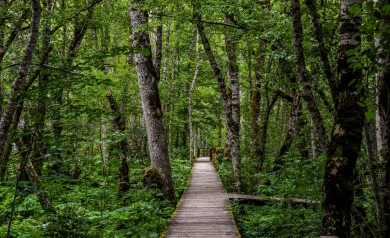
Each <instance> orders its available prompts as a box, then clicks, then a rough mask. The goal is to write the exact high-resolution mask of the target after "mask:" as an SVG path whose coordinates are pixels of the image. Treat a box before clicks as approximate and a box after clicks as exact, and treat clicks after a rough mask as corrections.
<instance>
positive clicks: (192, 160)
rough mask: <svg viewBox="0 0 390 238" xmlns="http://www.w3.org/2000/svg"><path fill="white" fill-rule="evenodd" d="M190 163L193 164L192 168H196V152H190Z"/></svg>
mask: <svg viewBox="0 0 390 238" xmlns="http://www.w3.org/2000/svg"><path fill="white" fill-rule="evenodd" d="M190 163H191V167H193V166H194V151H192V150H191V152H190Z"/></svg>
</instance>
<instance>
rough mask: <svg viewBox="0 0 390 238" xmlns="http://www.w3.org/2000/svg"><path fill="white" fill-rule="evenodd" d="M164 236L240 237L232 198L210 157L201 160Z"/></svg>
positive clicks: (196, 163) (199, 159)
mask: <svg viewBox="0 0 390 238" xmlns="http://www.w3.org/2000/svg"><path fill="white" fill-rule="evenodd" d="M163 237H169V238H173V237H175V238H176V237H180V238H181V237H210V238H213V237H218V238H219V237H240V235H239V233H238V230H237V228H236V225H235V223H234V219H233V215H232V213H231V211H230V203H229V197H228V195H227V193H226V191H225V189H224V188H223V186H222V183H221V180H220V179H219V177H218V174H217V172H216V171H215V169H214V167H213V166H212V164H211V162H210V158H209V157H200V158H198V160H197V161H196V162H195V164H194V167H193V169H192V174H191V178H190V184H189V185H188V187H187V189H186V191H185V192H184V194H183V196H182V198H181V200H180V202H179V204H178V206H177V208H176V211H175V213H174V215H173V217H172V218H171V221H170V222H169V226H168V230H167V231H166V233H165V234H164V235H163Z"/></svg>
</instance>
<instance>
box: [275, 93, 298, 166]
mask: <svg viewBox="0 0 390 238" xmlns="http://www.w3.org/2000/svg"><path fill="white" fill-rule="evenodd" d="M301 109H302V107H301V96H300V95H298V96H296V97H295V98H294V102H293V104H292V106H291V112H290V119H289V120H288V129H287V134H286V137H285V139H284V142H283V144H282V146H281V147H280V149H279V153H278V155H277V157H276V158H275V160H274V168H273V171H278V170H280V168H281V166H282V165H283V164H284V163H283V161H282V158H283V156H285V155H286V153H287V152H288V150H289V149H290V146H291V143H292V140H293V137H294V135H295V131H296V129H297V124H298V123H297V122H298V116H299V115H300V111H301Z"/></svg>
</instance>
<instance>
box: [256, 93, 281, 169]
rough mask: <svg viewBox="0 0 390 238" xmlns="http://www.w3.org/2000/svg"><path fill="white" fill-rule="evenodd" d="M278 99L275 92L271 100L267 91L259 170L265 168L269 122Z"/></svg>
mask: <svg viewBox="0 0 390 238" xmlns="http://www.w3.org/2000/svg"><path fill="white" fill-rule="evenodd" d="M277 100H278V94H274V96H273V97H272V99H271V101H270V100H269V96H268V93H267V109H266V111H265V114H264V117H263V118H262V122H263V125H262V128H261V134H260V137H261V140H260V151H259V152H260V153H259V165H258V166H259V167H258V171H262V170H263V164H264V161H265V157H266V155H267V152H266V150H267V147H266V145H267V131H268V124H269V117H270V116H271V111H272V108H273V107H274V105H275V103H276V101H277Z"/></svg>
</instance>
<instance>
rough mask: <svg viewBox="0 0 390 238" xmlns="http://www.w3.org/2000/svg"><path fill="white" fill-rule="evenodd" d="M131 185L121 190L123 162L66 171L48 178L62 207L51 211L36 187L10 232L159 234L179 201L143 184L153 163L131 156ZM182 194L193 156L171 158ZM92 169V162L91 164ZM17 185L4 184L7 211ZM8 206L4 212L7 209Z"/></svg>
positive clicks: (2, 204) (2, 230)
mask: <svg viewBox="0 0 390 238" xmlns="http://www.w3.org/2000/svg"><path fill="white" fill-rule="evenodd" d="M129 162H130V163H129V165H130V183H131V188H130V190H129V191H128V192H127V193H125V194H122V195H121V196H118V193H117V178H116V173H117V168H115V167H114V166H113V167H112V168H106V169H105V170H102V171H104V172H106V174H104V176H102V173H101V172H102V171H100V173H99V171H96V168H95V171H93V172H92V171H91V172H92V173H88V170H86V174H85V175H82V176H80V179H69V178H66V177H63V178H59V179H56V180H47V181H45V182H44V185H45V188H46V189H47V191H48V192H49V194H50V198H51V199H52V203H53V205H54V208H55V210H56V213H55V214H51V213H46V212H44V211H43V209H42V208H41V206H40V204H39V202H38V200H37V197H36V195H35V193H30V195H28V196H27V197H25V198H24V200H23V201H22V202H21V203H20V204H19V205H17V206H15V211H14V216H13V220H12V226H11V228H12V229H11V232H10V237H15V238H16V237H18V238H19V237H67V238H68V237H75V238H76V237H77V238H83V237H159V236H160V235H161V233H162V232H163V231H164V230H165V229H166V226H167V224H168V221H169V219H170V217H171V215H172V213H173V211H174V209H175V208H174V207H173V206H172V205H171V204H170V203H169V202H168V201H166V200H164V199H162V192H161V191H160V190H159V189H158V188H157V187H156V186H153V184H152V185H149V186H147V187H145V186H144V185H143V182H142V179H143V173H144V170H145V169H146V168H147V166H148V164H147V163H146V164H140V163H137V162H131V161H129ZM171 164H172V173H173V180H174V186H175V191H176V196H177V198H178V199H180V197H181V195H182V194H183V191H184V190H185V188H186V184H187V180H188V177H189V175H190V171H191V168H190V165H189V162H188V160H182V159H180V158H174V159H171ZM87 169H88V168H87ZM13 192H14V186H12V184H10V185H9V186H7V185H5V186H1V187H0V209H1V210H2V213H1V214H2V215H4V216H7V217H9V214H8V213H7V212H6V211H7V210H10V208H11V207H12V204H13V203H12V201H13ZM3 211H4V212H3ZM7 222H8V218H7V219H2V220H1V221H0V237H5V236H6V232H7V225H8V224H7Z"/></svg>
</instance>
